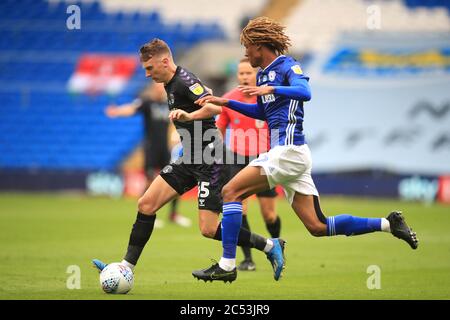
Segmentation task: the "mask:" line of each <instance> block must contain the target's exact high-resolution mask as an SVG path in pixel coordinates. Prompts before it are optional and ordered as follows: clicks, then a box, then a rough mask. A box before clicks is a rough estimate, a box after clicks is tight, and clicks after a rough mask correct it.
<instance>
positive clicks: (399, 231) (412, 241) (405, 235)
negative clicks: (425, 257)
mask: <svg viewBox="0 0 450 320" xmlns="http://www.w3.org/2000/svg"><path fill="white" fill-rule="evenodd" d="M386 219H387V220H388V221H389V225H390V228H391V232H392V234H393V235H394V236H395V237H397V238H399V239H402V240H405V241H406V242H407V243H408V244H409V245H410V246H411V248H413V249H417V247H418V246H419V240H418V239H417V235H416V233H415V232H413V230H412V229H411V228H410V227H408V225H407V224H406V221H405V218H404V217H403V216H402V213H401V211H393V212H391V213H390V214H389V216H388V217H387V218H386Z"/></svg>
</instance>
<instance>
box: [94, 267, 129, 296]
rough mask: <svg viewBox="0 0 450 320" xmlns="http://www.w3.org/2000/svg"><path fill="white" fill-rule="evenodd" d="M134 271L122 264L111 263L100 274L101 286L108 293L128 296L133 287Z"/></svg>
mask: <svg viewBox="0 0 450 320" xmlns="http://www.w3.org/2000/svg"><path fill="white" fill-rule="evenodd" d="M133 282H134V275H133V271H132V270H131V269H130V268H129V267H127V266H125V265H123V264H121V263H117V262H116V263H111V264H108V265H107V266H106V267H105V269H103V270H102V272H101V273H100V285H101V286H102V289H103V291H104V292H106V293H111V294H126V293H128V292H129V291H130V290H131V288H132V287H133Z"/></svg>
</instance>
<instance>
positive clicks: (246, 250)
mask: <svg viewBox="0 0 450 320" xmlns="http://www.w3.org/2000/svg"><path fill="white" fill-rule="evenodd" d="M247 210H248V200H247V199H245V200H243V201H242V226H241V229H246V230H248V231H250V232H251V229H250V224H249V223H248V218H247ZM238 243H239V242H238ZM238 245H239V244H238ZM241 249H242V253H243V254H244V260H243V261H241V263H239V265H238V267H237V268H238V270H239V271H254V270H256V266H255V262H253V258H252V249H251V248H250V247H248V246H241Z"/></svg>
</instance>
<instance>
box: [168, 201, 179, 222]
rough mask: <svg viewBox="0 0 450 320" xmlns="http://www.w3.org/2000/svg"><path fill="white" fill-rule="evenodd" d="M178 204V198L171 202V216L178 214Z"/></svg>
mask: <svg viewBox="0 0 450 320" xmlns="http://www.w3.org/2000/svg"><path fill="white" fill-rule="evenodd" d="M177 205H178V198H175V199H173V200H172V201H171V202H170V218H171V219H172V218H174V217H175V215H176V214H177Z"/></svg>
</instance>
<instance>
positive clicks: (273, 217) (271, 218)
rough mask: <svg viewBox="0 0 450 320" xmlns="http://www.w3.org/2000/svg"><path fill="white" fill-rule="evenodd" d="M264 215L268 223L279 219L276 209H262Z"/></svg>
mask: <svg viewBox="0 0 450 320" xmlns="http://www.w3.org/2000/svg"><path fill="white" fill-rule="evenodd" d="M262 214H263V217H264V221H265V222H266V223H270V224H272V223H275V221H277V214H276V213H275V211H273V210H270V211H264V210H263V211H262Z"/></svg>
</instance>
